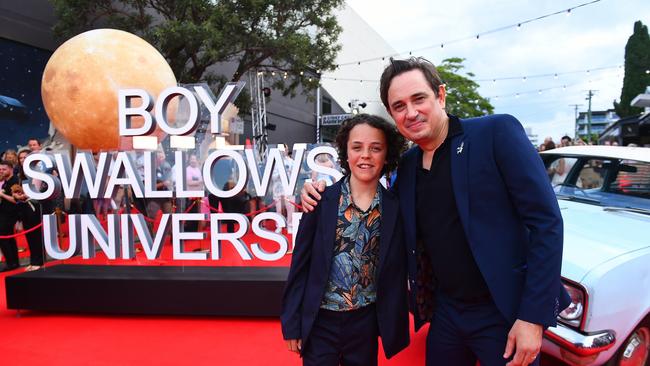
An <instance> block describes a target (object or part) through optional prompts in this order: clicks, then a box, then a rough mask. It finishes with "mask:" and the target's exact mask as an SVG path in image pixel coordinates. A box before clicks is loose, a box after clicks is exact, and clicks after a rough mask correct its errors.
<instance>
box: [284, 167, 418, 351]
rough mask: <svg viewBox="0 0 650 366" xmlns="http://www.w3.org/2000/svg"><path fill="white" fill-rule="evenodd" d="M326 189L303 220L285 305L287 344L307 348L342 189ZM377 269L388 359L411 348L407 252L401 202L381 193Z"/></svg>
mask: <svg viewBox="0 0 650 366" xmlns="http://www.w3.org/2000/svg"><path fill="white" fill-rule="evenodd" d="M342 181H343V179H341V180H340V181H339V182H337V183H335V184H333V185H331V186H330V187H327V188H326V189H325V191H324V192H323V194H322V200H321V202H320V203H319V205H318V206H317V207H316V209H315V210H314V211H313V212H310V213H306V214H304V215H303V217H302V219H301V220H300V226H299V228H298V234H297V236H296V243H295V245H294V251H293V258H292V260H291V269H290V271H289V278H288V279H287V284H286V288H285V292H284V297H283V303H282V315H281V322H282V334H283V336H284V339H302V342H303V345H305V344H307V342H309V333H310V332H311V329H312V325H313V324H314V320H316V316H317V314H318V311H319V309H320V305H321V302H322V300H323V295H324V294H325V288H326V286H327V281H328V279H329V274H330V267H331V264H332V256H333V253H334V245H335V240H336V223H337V220H338V207H339V197H340V195H341V183H342ZM381 207H382V212H381V219H380V220H381V221H380V232H381V234H380V239H379V264H378V266H377V271H376V274H375V276H376V278H375V281H376V282H375V287H376V290H377V299H376V304H375V305H376V311H377V321H378V326H379V335H380V336H381V339H382V345H383V347H384V353H385V354H386V357H392V356H393V355H395V354H397V353H398V352H399V351H401V350H402V349H404V348H405V347H406V346H407V345H408V344H409V331H408V324H409V320H408V293H407V274H406V272H407V271H406V248H405V245H404V239H403V236H404V235H403V229H402V220H401V218H400V217H399V204H398V200H397V197H395V195H394V194H393V193H391V192H388V191H387V190H385V189H383V187H382V200H381Z"/></svg>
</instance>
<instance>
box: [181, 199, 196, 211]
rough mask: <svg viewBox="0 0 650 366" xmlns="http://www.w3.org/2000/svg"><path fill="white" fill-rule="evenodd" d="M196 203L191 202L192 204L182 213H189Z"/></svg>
mask: <svg viewBox="0 0 650 366" xmlns="http://www.w3.org/2000/svg"><path fill="white" fill-rule="evenodd" d="M196 201H197V200H192V204H191V205H189V207H187V209H186V210H185V212H184V213H188V212H190V210H191V209H192V207H194V205H196Z"/></svg>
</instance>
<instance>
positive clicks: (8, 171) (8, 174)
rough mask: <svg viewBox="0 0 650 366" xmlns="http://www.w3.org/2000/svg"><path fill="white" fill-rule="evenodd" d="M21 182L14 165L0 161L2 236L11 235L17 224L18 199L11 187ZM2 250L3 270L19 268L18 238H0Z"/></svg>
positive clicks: (0, 221) (0, 227) (0, 229)
mask: <svg viewBox="0 0 650 366" xmlns="http://www.w3.org/2000/svg"><path fill="white" fill-rule="evenodd" d="M14 184H19V183H18V179H17V178H16V176H14V170H13V166H11V163H10V162H8V161H5V160H2V161H0V236H10V235H13V233H14V225H16V215H17V211H16V200H14V198H13V196H12V194H11V187H12V186H13V185H14ZM0 250H2V254H3V255H4V257H5V263H6V266H5V268H4V269H3V270H2V271H11V270H13V269H16V268H18V266H19V262H18V247H17V246H16V239H14V238H6V239H0Z"/></svg>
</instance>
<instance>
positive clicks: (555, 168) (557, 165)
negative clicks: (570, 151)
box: [546, 157, 578, 186]
mask: <svg viewBox="0 0 650 366" xmlns="http://www.w3.org/2000/svg"><path fill="white" fill-rule="evenodd" d="M576 161H578V159H576V158H565V157H560V158H557V159H554V160H551V161H550V162H549V163H548V165H547V168H546V172H547V174H548V178H549V179H550V180H551V184H552V185H553V186H556V185H559V184H565V183H569V182H568V181H567V178H568V177H569V173H570V172H571V169H572V168H573V166H574V165H575V163H576Z"/></svg>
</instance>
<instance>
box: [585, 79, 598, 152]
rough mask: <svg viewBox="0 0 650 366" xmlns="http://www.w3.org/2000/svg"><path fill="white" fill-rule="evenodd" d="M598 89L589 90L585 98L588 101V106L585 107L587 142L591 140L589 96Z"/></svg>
mask: <svg viewBox="0 0 650 366" xmlns="http://www.w3.org/2000/svg"><path fill="white" fill-rule="evenodd" d="M596 91H598V90H589V92H588V93H587V98H585V100H588V101H589V107H588V108H587V136H588V140H587V143H589V142H591V98H592V97H593V96H594V95H595V94H594V92H596Z"/></svg>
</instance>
